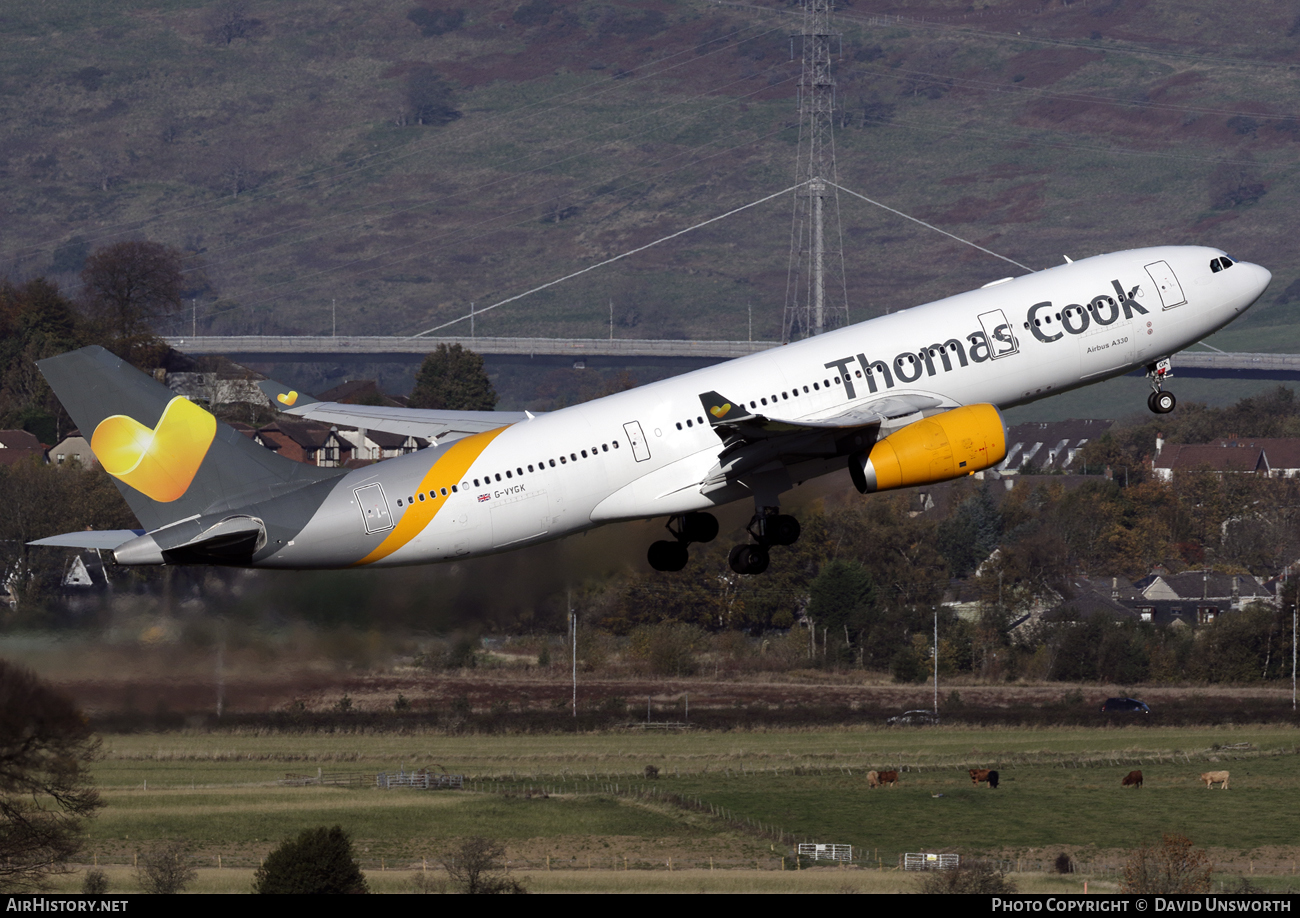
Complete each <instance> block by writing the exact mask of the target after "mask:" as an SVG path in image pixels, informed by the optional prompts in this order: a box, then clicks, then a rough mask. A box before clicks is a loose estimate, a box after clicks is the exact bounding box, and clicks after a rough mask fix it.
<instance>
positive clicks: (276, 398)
mask: <svg viewBox="0 0 1300 918" xmlns="http://www.w3.org/2000/svg"><path fill="white" fill-rule="evenodd" d="M257 388H259V389H261V390H262V391H263V392H265V393H266V397H267V398H269V399H270V400H271V407H272V408H274V409H275V410H276V411H287V410H288V409H290V408H296V407H298V406H300V405H310V404H312V403H313V402H315V401H317V399H314V398H312V397H311V396H310V395H308V394H307V393H305V392H299V391H298V390H297V389H290V388H289V387H288V386H286V385H285V384H284V383H279V382H276V381H275V380H274V379H264V380H262V381H261V382H259V383H258V384H257Z"/></svg>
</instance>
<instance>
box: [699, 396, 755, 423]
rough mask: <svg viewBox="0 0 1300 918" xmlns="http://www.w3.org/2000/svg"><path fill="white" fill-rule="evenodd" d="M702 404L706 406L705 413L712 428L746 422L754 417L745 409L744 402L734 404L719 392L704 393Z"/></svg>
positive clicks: (701, 398) (701, 397)
mask: <svg viewBox="0 0 1300 918" xmlns="http://www.w3.org/2000/svg"><path fill="white" fill-rule="evenodd" d="M700 404H702V405H703V406H704V413H705V414H707V415H708V416H709V426H711V427H717V426H718V425H720V424H735V423H736V422H737V421H746V420H749V419H750V418H752V417H754V415H753V414H751V413H750V412H749V409H747V408H746V407H745V403H744V402H733V401H731V399H729V398H726V397H725V396H722V395H720V394H719V393H717V392H702V393H701V394H700Z"/></svg>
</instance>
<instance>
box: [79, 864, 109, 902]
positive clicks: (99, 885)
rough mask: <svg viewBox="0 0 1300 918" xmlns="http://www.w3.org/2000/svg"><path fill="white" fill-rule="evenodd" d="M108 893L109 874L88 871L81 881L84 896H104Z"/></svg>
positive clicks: (100, 871)
mask: <svg viewBox="0 0 1300 918" xmlns="http://www.w3.org/2000/svg"><path fill="white" fill-rule="evenodd" d="M107 892H108V874H106V873H104V871H102V870H98V869H95V870H87V871H86V875H85V877H83V878H82V880H81V894H82V895H83V896H102V895H104V894H105V893H107Z"/></svg>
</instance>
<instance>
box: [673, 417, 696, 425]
mask: <svg viewBox="0 0 1300 918" xmlns="http://www.w3.org/2000/svg"><path fill="white" fill-rule="evenodd" d="M677 426H678V427H681V426H682V425H681V424H678V425H677ZM686 426H687V427H693V426H694V425H693V424H691V419H690V418H687V419H686Z"/></svg>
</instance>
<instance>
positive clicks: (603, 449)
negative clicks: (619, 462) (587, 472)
mask: <svg viewBox="0 0 1300 918" xmlns="http://www.w3.org/2000/svg"><path fill="white" fill-rule="evenodd" d="M600 450H601V452H603V453H607V452H609V444H608V443H602V444H600Z"/></svg>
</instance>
